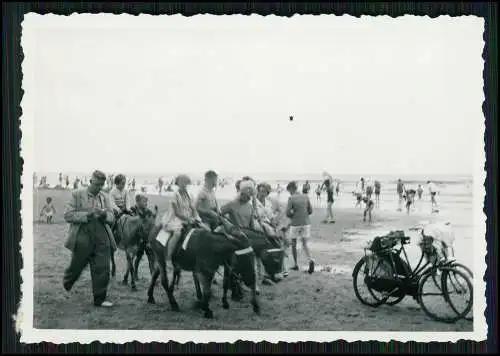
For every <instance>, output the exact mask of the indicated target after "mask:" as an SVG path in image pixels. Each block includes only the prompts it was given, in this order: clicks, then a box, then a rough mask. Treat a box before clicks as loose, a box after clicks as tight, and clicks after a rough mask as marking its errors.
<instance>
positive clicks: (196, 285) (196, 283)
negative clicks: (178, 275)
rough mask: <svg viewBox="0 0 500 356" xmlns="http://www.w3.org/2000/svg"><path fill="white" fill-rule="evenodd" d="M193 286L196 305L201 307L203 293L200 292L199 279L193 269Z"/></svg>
mask: <svg viewBox="0 0 500 356" xmlns="http://www.w3.org/2000/svg"><path fill="white" fill-rule="evenodd" d="M193 281H194V288H195V289H196V307H197V308H201V307H202V305H203V294H202V293H201V287H200V280H199V279H198V275H197V274H196V273H195V272H194V271H193Z"/></svg>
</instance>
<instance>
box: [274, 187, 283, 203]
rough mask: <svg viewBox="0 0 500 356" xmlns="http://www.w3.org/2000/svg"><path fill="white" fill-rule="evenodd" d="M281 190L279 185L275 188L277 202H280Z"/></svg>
mask: <svg viewBox="0 0 500 356" xmlns="http://www.w3.org/2000/svg"><path fill="white" fill-rule="evenodd" d="M282 190H283V189H282V188H281V185H279V183H278V185H277V186H276V195H277V198H278V201H279V200H280V195H281V192H282Z"/></svg>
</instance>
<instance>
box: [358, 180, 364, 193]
mask: <svg viewBox="0 0 500 356" xmlns="http://www.w3.org/2000/svg"><path fill="white" fill-rule="evenodd" d="M356 188H358V189H359V191H361V194H363V193H364V192H365V179H364V178H363V177H361V179H360V180H359V182H358V184H356Z"/></svg>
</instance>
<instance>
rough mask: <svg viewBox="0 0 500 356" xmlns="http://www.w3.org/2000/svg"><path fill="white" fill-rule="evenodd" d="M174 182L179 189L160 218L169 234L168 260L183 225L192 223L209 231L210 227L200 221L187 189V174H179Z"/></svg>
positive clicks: (174, 248) (189, 180) (179, 236)
mask: <svg viewBox="0 0 500 356" xmlns="http://www.w3.org/2000/svg"><path fill="white" fill-rule="evenodd" d="M174 184H175V185H176V186H177V187H178V188H179V189H178V190H177V192H175V196H174V199H173V201H172V205H171V209H169V210H168V211H167V213H166V214H165V215H164V216H163V219H162V223H163V229H164V231H165V232H167V233H168V234H169V235H170V236H169V238H168V242H167V243H168V249H167V256H166V257H167V260H170V258H171V257H172V253H173V251H175V250H176V248H177V244H178V243H179V240H180V238H181V232H182V228H183V226H184V225H194V226H198V227H201V228H204V229H206V230H208V231H210V228H209V227H208V226H207V225H205V224H204V223H203V222H202V221H201V218H200V215H199V214H198V211H197V210H196V208H195V206H194V201H193V199H192V198H191V196H190V194H189V192H188V191H187V187H188V185H190V184H191V179H190V178H189V177H188V176H187V175H185V174H181V175H179V176H178V177H177V178H176V179H175V183H174Z"/></svg>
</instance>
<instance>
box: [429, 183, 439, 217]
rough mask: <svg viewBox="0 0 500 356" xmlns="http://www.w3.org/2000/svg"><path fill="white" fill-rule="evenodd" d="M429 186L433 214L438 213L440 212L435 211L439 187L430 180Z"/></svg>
mask: <svg viewBox="0 0 500 356" xmlns="http://www.w3.org/2000/svg"><path fill="white" fill-rule="evenodd" d="M427 185H428V187H429V194H430V196H431V213H437V212H438V211H439V210H437V209H435V207H436V206H437V201H436V195H437V187H436V185H435V184H434V183H433V182H431V181H430V180H429V181H427Z"/></svg>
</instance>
